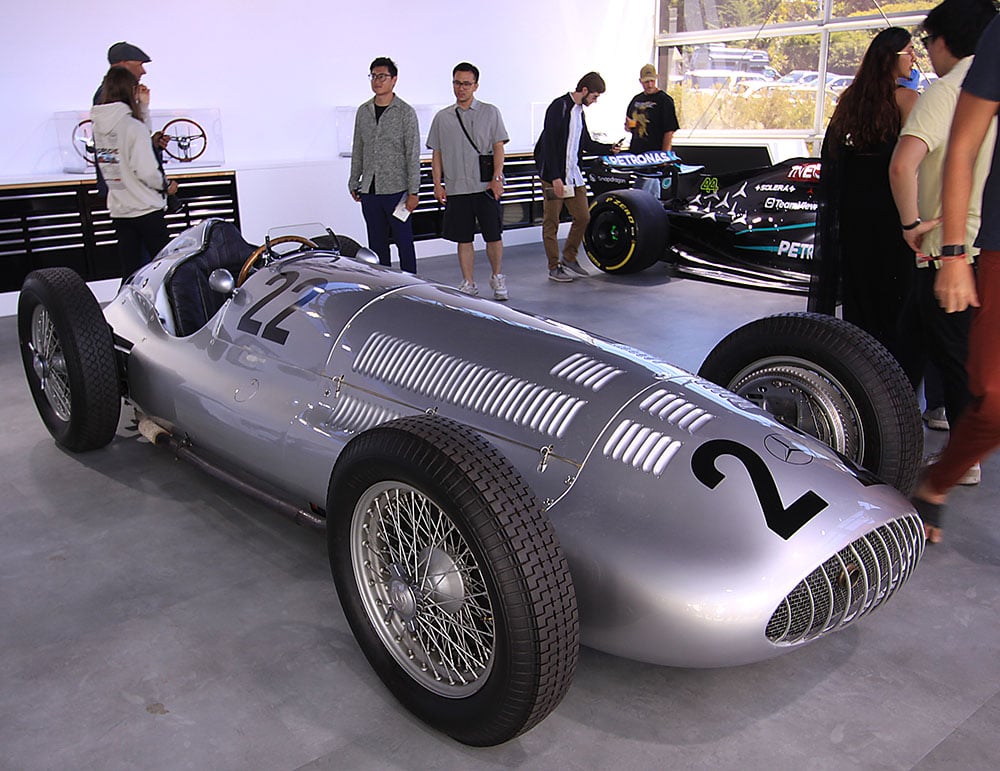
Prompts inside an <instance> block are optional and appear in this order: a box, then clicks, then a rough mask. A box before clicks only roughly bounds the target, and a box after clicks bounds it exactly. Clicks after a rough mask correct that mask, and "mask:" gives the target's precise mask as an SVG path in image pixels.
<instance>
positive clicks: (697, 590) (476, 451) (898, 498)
mask: <svg viewBox="0 0 1000 771" xmlns="http://www.w3.org/2000/svg"><path fill="white" fill-rule="evenodd" d="M282 243H291V244H294V246H295V247H296V251H294V252H290V253H286V254H284V255H281V254H279V253H278V252H279V251H280V249H281V248H286V247H282ZM356 251H358V250H357V245H356V244H352V243H351V242H349V241H348V240H347V239H343V238H338V237H337V236H335V235H333V234H332V233H329V232H327V234H326V235H323V236H319V237H316V238H315V239H314V240H311V239H309V238H306V237H304V236H302V235H293V236H283V237H279V238H274V239H270V238H269V239H268V241H267V242H265V244H264V245H262V246H260V247H256V248H255V247H254V246H253V245H252V244H249V243H247V242H245V241H244V240H243V238H242V237H241V236H240V234H239V232H238V231H237V230H236V229H235V228H234V227H233V226H232V225H230V224H228V223H225V222H222V221H219V220H207V221H205V222H203V223H202V224H200V225H198V226H196V227H194V228H192V229H190V230H188V231H185V232H184V233H183V234H181V235H180V236H178V237H177V238H176V239H175V240H174V241H172V242H171V243H170V244H169V245H168V246H167V247H166V248H165V249H164V251H163V252H161V253H160V255H158V257H157V259H155V260H154V261H153V262H152V263H150V264H149V265H147V266H146V267H144V268H142V269H140V270H139V271H138V272H137V273H136V274H134V275H133V276H131V277H130V278H129V279H128V280H127V281H126V282H125V283H124V285H123V286H122V288H121V290H120V292H119V293H118V296H117V297H116V298H115V299H114V300H113V301H112V302H111V303H110V304H109V305H108V306H107V307H106V308H105V309H104V310H103V311H102V310H101V308H100V306H99V305H98V303H97V301H96V300H95V298H94V297H93V295H92V294H91V293H90V291H89V290H88V288H87V287H86V285H85V284H84V283H83V282H82V281H81V280H80V279H79V277H78V276H77V275H76V274H75V273H73V272H72V271H70V270H68V269H62V268H54V269H45V270H40V271H35V272H33V273H31V274H30V275H29V276H28V277H27V279H26V280H25V283H24V286H23V288H22V290H21V295H20V301H19V308H18V331H19V338H20V346H21V351H22V355H23V361H24V367H25V372H26V375H27V379H28V383H29V387H30V389H31V392H32V395H33V398H34V401H35V404H36V406H37V408H38V411H39V413H40V415H41V418H42V420H43V422H44V423H45V425H46V427H47V428H48V430H49V431H50V433H51V434H52V436H53V437H54V438H55V440H56V441H57V442H58V443H59V444H61V445H62V446H64V447H66V448H68V449H69V450H71V451H75V452H83V451H88V450H94V449H97V448H100V447H102V446H104V445H106V444H107V443H109V442H111V441H112V440H113V439H114V437H115V435H116V432H117V429H118V425H119V420H120V412H121V405H122V397H124V399H125V401H126V403H129V404H131V405H132V406H133V407H134V408H135V410H136V417H137V419H138V423H139V429H140V431H141V432H142V434H143V436H145V437H147V438H148V439H149V440H150V441H151V442H152V443H154V444H158V445H164V446H168V447H170V448H172V449H173V451H174V452H175V453H176V454H177V455H179V456H180V457H183V458H186V459H188V460H191V461H193V462H195V463H196V464H197V465H199V466H200V467H201V468H202V469H204V470H206V471H208V472H209V473H213V474H216V475H218V476H220V477H221V478H223V479H225V480H227V481H228V482H230V483H232V484H234V485H236V486H237V487H238V488H239V489H241V490H243V491H244V492H246V493H249V494H252V495H256V496H257V497H259V498H260V499H261V500H266V501H268V502H270V503H272V504H273V505H275V506H276V507H278V508H279V509H280V510H282V511H283V512H284V513H285V514H287V515H289V516H291V517H293V518H295V519H296V520H298V521H299V522H300V523H303V524H306V525H312V526H315V527H317V528H325V529H326V532H327V538H328V545H329V557H330V563H331V567H332V571H333V576H334V579H335V581H336V585H337V589H338V593H339V595H340V599H341V603H342V605H343V608H344V612H345V614H346V617H347V619H348V621H349V623H350V625H351V627H352V629H353V631H354V634H355V635H356V637H357V640H358V642H359V644H360V646H361V648H362V649H363V650H364V652H365V654H366V656H367V657H368V659H369V661H370V662H371V664H372V666H373V668H374V669H375V671H376V672H377V673H378V675H379V676H380V677H381V678H382V680H383V681H384V682H385V683H386V685H387V686H388V687H389V689H390V690H391V691H392V693H393V694H394V695H395V696H396V697H397V698H398V699H399V700H400V701H401V702H402V703H403V704H404V705H406V707H408V708H409V709H410V710H412V711H413V712H414V713H415V714H416V715H417V716H419V717H420V718H421V719H423V720H425V721H426V722H427V723H429V724H430V725H432V726H435V727H436V728H438V729H440V730H442V731H444V732H446V733H448V734H450V735H451V736H453V737H455V738H456V739H458V740H459V741H462V742H466V743H469V744H473V745H490V744H496V743H499V742H503V741H506V740H508V739H510V738H512V737H514V736H516V735H518V734H519V733H521V732H522V731H525V730H527V729H529V728H531V727H532V726H533V725H535V724H536V723H537V722H538V721H540V720H541V719H542V718H544V717H545V716H546V715H547V714H548V713H549V712H551V710H553V709H554V708H555V707H556V705H557V704H558V703H559V701H560V699H561V698H562V696H563V694H564V693H565V692H566V689H567V688H568V687H569V684H570V681H571V679H572V676H573V672H574V669H575V666H576V659H577V651H578V644H579V642H580V640H581V637H582V642H583V643H585V644H587V645H590V646H593V647H595V648H598V649H600V650H604V651H608V652H611V653H613V654H617V655H621V656H626V657H630V658H633V659H638V660H641V661H646V662H653V663H657V664H664V665H678V666H692V667H715V666H729V665H735V664H741V663H746V662H753V661H758V660H762V659H766V658H769V657H772V656H776V655H778V654H781V653H785V652H788V651H791V650H794V649H796V648H798V647H800V646H803V645H805V644H807V643H809V642H811V641H813V640H815V639H818V638H819V637H822V636H824V635H825V634H827V633H829V632H832V631H834V630H836V629H840V628H842V627H844V626H845V625H848V624H851V623H853V622H855V621H857V620H858V619H859V618H861V617H863V616H865V615H866V614H868V613H869V612H871V611H872V610H874V609H875V608H877V607H879V606H880V605H882V604H883V603H884V602H885V601H886V600H887V599H888V598H889V597H891V596H893V595H894V593H895V592H896V591H897V589H898V588H899V587H900V586H901V585H902V584H903V583H904V582H905V581H906V580H907V579H908V578H909V576H910V575H911V573H912V572H913V570H914V568H915V566H916V564H917V563H918V561H919V559H920V556H921V554H922V552H923V548H924V537H923V530H922V525H921V522H920V519H919V518H918V516H917V515H916V513H915V512H914V510H913V508H912V506H911V505H910V504H909V502H908V501H907V500H906V499H905V498H904V497H903V496H902V495H901V494H900V493H899V492H898V491H897V490H896V489H894V487H892V486H890V485H889V484H886V483H885V482H883V481H880V480H879V479H878V478H877V477H876V476H875V475H874V474H873V473H870V472H869V471H866V470H864V469H862V468H861V467H859V466H857V465H855V464H854V463H853V462H852V461H851V460H849V459H848V458H846V457H844V455H842V454H840V453H838V452H835V451H834V450H832V449H831V448H830V447H828V446H827V444H824V443H823V442H821V441H819V440H817V439H814V438H812V437H811V436H809V435H807V434H806V433H804V432H802V431H800V430H797V429H796V428H792V427H789V426H786V425H785V424H783V423H781V422H779V421H778V420H777V419H775V418H774V417H772V415H771V414H770V413H768V412H767V411H765V410H764V409H762V407H761V406H758V405H757V404H754V403H753V402H751V401H749V400H747V399H744V398H742V397H741V396H738V395H737V394H735V393H733V392H731V391H729V390H726V389H725V388H723V387H721V386H719V385H717V384H715V383H712V382H710V381H709V380H706V379H704V378H702V377H700V376H697V375H694V374H691V373H689V372H685V371H683V370H681V369H678V368H677V367H674V366H672V365H670V364H668V363H666V362H663V361H661V360H659V359H657V358H655V357H653V356H650V355H647V354H644V353H642V352H640V351H638V350H635V349H633V348H630V347H628V346H625V345H621V344H618V343H614V342H612V341H609V340H606V339H602V338H600V337H598V336H595V335H593V334H590V333H587V332H584V331H582V330H579V329H576V328H573V327H571V326H568V325H565V324H561V323H559V322H556V321H552V320H548V319H544V318H539V317H536V316H532V315H528V314H525V313H522V312H519V311H516V310H513V309H511V308H509V307H507V306H506V305H504V304H501V303H495V302H492V301H489V300H485V299H481V298H472V297H468V296H466V295H464V294H461V293H459V292H458V291H457V290H454V289H451V288H448V287H445V286H440V285H435V284H431V283H428V282H425V281H423V280H421V279H418V278H416V277H414V276H409V275H406V274H399V273H395V272H391V271H389V270H387V269H383V268H381V267H378V266H373V265H370V264H367V263H366V262H364V261H363V260H361V259H352V258H349V257H347V256H346V254H347V253H351V252H356ZM342 252H343V253H342ZM234 276H236V277H237V278H235V279H234V278H233V277H234ZM734 336H735V337H734V338H733V340H735V343H734V342H732V341H731V342H730V343H726V342H725V341H724V343H723V344H721V345H720V347H719V348H717V349H716V350H715V351H714V352H713V354H712V355H711V356H710V357H709V361H707V362H706V367H708V368H709V369H712V370H713V371H715V372H716V373H717V374H721V375H722V376H723V377H724V378H725V379H727V381H728V379H729V378H733V379H734V380H733V383H734V385H736V386H737V387H739V388H743V389H744V390H745V391H746V392H747V394H748V395H749V396H752V397H755V398H756V399H757V401H758V402H759V403H760V404H762V405H763V406H765V407H769V408H772V409H775V410H776V411H777V412H778V413H779V415H780V416H781V417H782V419H783V420H785V421H787V422H790V423H797V424H799V425H802V426H804V427H806V428H808V429H810V430H812V431H813V432H814V433H817V434H820V435H822V434H824V432H826V435H825V436H824V438H826V439H827V440H829V441H838V440H840V439H844V438H845V437H846V438H847V439H849V442H848V444H847V445H845V452H848V453H853V454H854V455H855V457H857V458H859V459H862V460H865V459H866V458H867V459H868V461H870V462H871V463H870V465H873V466H875V467H877V468H876V470H877V471H878V473H882V474H885V475H889V476H893V477H895V482H896V484H904V485H905V484H908V483H909V482H910V481H912V469H910V468H909V466H915V461H913V459H912V458H909V459H908V458H906V457H903V456H901V455H900V454H899V451H898V447H897V448H896V449H891V450H886V449H885V448H883V449H881V450H878V449H877V448H878V445H880V443H883V444H884V442H882V441H881V439H884V437H883V436H882V434H884V433H888V432H890V431H891V430H892V427H891V425H889V424H886V425H881V426H875V427H872V426H869V427H868V428H866V429H859V428H858V425H857V422H858V421H860V422H862V423H864V422H865V421H869V420H870V419H873V418H872V415H868V417H864V415H866V414H868V413H883V414H886V413H888V414H890V415H891V418H892V420H894V421H895V422H897V423H899V424H901V425H907V426H911V423H912V421H910V422H908V417H907V416H908V415H909V412H908V411H912V416H913V419H914V420H915V421H916V423H917V425H919V417H918V416H917V408H916V403H915V401H914V402H913V403H912V404H911V403H909V402H906V401H905V399H898V398H895V397H892V398H890V393H891V392H893V390H894V389H896V386H898V385H899V383H898V382H897V383H895V384H894V383H893V382H892V381H891V380H887V379H886V378H887V377H888V375H886V374H885V373H890V374H891V373H895V376H898V377H902V375H901V373H899V372H898V371H896V370H892V368H891V366H890V364H891V359H889V358H888V354H887V353H886V352H885V351H884V349H879V348H877V347H875V346H874V344H872V342H871V341H870V339H868V338H866V337H865V336H864V335H863V333H861V332H860V330H856V329H854V328H853V327H850V326H849V325H846V324H844V323H843V322H840V321H838V320H837V319H832V318H827V317H816V316H813V315H811V314H789V315H786V316H779V317H772V318H770V319H766V320H764V326H763V327H759V326H756V325H748V327H744V328H742V329H741V330H738V331H737V332H736V333H734ZM803 340H805V342H804V343H803V342H802V341H803ZM810 346H811V347H810ZM824 347H825V348H824ZM741 351H750V352H751V353H750V354H749V359H748V357H747V355H745V354H741V353H740V352H741ZM810 352H819V353H822V354H823V355H825V356H826V357H827V358H826V359H825V360H824V362H825V363H821V364H816V363H815V362H814V361H813V360H812V358H811V354H810ZM820 358H822V357H820ZM862 371H864V372H865V373H867V374H863V375H862V379H864V378H868V380H867V381H866V382H860V381H858V380H857V379H856V377H855V376H856V375H857V374H858V373H859V372H862ZM820 380H824V381H825V384H824V385H820V384H819V381H820ZM903 383H904V386H903V388H902V389H901V390H899V389H896V390H899V393H907V392H909V388H908V386H906V385H905V381H903ZM803 389H804V390H806V391H809V392H810V393H811V394H812V397H809V398H807V397H805V396H803ZM880 400H881V401H880ZM911 427H912V426H911ZM897 438H898V437H897ZM890 444H891V443H890ZM873 448H874V449H875V450H877V451H876V452H875V453H874V454H871V453H872V451H873ZM917 458H918V459H919V455H918V456H917Z"/></svg>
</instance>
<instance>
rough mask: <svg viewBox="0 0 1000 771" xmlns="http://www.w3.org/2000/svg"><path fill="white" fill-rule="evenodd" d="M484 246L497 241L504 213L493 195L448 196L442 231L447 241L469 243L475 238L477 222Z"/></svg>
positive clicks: (501, 228)
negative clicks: (477, 222) (484, 242)
mask: <svg viewBox="0 0 1000 771" xmlns="http://www.w3.org/2000/svg"><path fill="white" fill-rule="evenodd" d="M477 220H478V221H479V230H480V231H481V232H482V234H483V240H484V241H486V243H488V244H489V243H493V242H494V241H499V240H500V234H501V233H502V232H503V210H502V209H501V208H500V202H499V201H497V200H496V199H495V198H494V197H493V193H491V192H490V191H489V190H486V191H484V192H482V193H469V194H467V195H449V196H448V200H447V201H446V202H445V205H444V232H443V233H442V235H443V236H444V237H445V238H446V239H448V240H449V241H455V242H457V243H459V244H470V243H472V239H473V238H474V237H475V235H476V221H477Z"/></svg>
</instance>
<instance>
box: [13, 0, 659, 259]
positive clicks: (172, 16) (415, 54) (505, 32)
mask: <svg viewBox="0 0 1000 771" xmlns="http://www.w3.org/2000/svg"><path fill="white" fill-rule="evenodd" d="M655 5H656V4H655V0H608V1H599V0H507V2H504V3H499V4H497V3H489V4H487V3H476V2H468V0H464V1H463V2H458V0H430V1H429V2H424V3H415V2H397V1H396V0H381V2H378V3H366V2H361V3H356V2H337V1H336V0H334V2H330V0H294V1H293V2H290V3H276V2H273V0H239V1H237V0H200V2H194V3H169V2H167V3H164V2H162V0H157V2H152V1H151V0H132V2H129V3H128V4H117V5H116V4H111V5H104V6H102V5H100V4H94V3H86V2H80V0H34V2H30V1H29V2H23V1H22V2H17V3H8V4H6V7H5V8H4V13H3V24H2V26H0V52H2V55H0V94H2V96H3V103H4V112H5V115H4V118H3V120H2V121H0V182H4V183H9V182H15V181H19V180H24V179H27V178H38V177H41V178H52V177H54V176H58V175H59V174H60V173H61V162H60V156H59V152H58V145H57V138H56V131H55V124H54V120H53V113H55V112H58V111H65V110H84V109H88V108H89V105H90V100H91V97H92V95H93V93H94V90H95V88H96V87H97V86H98V85H99V83H100V80H101V78H102V76H103V74H104V72H105V71H106V58H105V54H106V51H107V48H108V46H109V45H110V44H111V43H113V42H115V41H118V40H128V41H129V42H132V43H135V44H137V45H139V46H140V47H141V48H142V49H143V50H145V51H146V52H147V53H148V54H149V55H150V56H151V57H152V58H153V61H152V62H151V63H150V64H148V65H146V67H147V75H146V76H145V77H144V78H143V82H144V83H145V84H146V85H147V86H149V88H150V90H151V94H152V107H154V108H157V109H180V108H184V109H190V108H213V107H214V108H219V109H220V110H221V114H222V128H223V133H224V145H225V155H226V162H225V167H226V168H232V169H236V170H237V184H238V188H239V194H240V205H241V214H242V219H243V225H244V230H245V233H246V235H247V237H248V238H249V239H250V240H252V241H259V240H261V238H262V236H263V233H264V232H265V231H266V229H267V228H268V227H269V226H272V225H275V224H283V223H286V224H287V223H294V222H304V221H316V220H320V221H324V222H326V223H327V224H331V225H333V226H335V227H336V228H337V229H338V230H341V231H343V232H347V233H351V234H363V232H364V231H363V227H362V220H361V215H360V211H359V209H358V206H357V204H354V203H353V201H351V199H350V198H349V196H348V195H347V192H346V184H347V173H348V163H349V161H348V160H347V159H345V158H341V157H339V156H338V154H337V150H338V148H337V139H336V126H335V108H336V107H337V106H343V105H357V104H360V103H361V102H363V101H364V100H366V99H368V98H369V97H370V96H371V91H370V89H369V87H368V80H367V77H366V75H367V72H368V64H369V62H370V61H371V60H372V59H373V58H374V57H375V56H380V55H387V56H391V57H392V58H393V59H394V60H395V61H396V63H397V64H398V66H399V68H400V74H399V81H398V83H397V87H396V91H397V93H398V94H399V95H400V96H401V97H402V98H404V99H405V100H407V101H408V102H410V103H411V104H447V103H450V102H451V101H453V98H454V97H453V95H452V90H451V68H452V66H454V64H455V63H457V62H459V61H461V60H468V61H471V62H473V63H475V64H476V65H477V66H478V67H479V68H480V70H481V71H482V74H481V77H480V89H479V92H478V96H479V97H481V98H482V99H483V100H485V101H488V102H493V103H494V104H496V105H497V106H499V107H500V109H501V112H502V113H503V116H504V119H505V122H506V124H507V129H508V132H509V133H510V136H511V143H510V145H509V147H510V149H511V150H512V151H513V150H527V149H529V148H530V147H531V145H532V144H533V140H534V137H533V136H532V121H531V114H532V103H543V104H547V103H548V102H550V101H551V100H552V99H553V98H555V97H556V96H558V95H559V94H561V93H565V92H566V91H569V90H572V88H573V87H574V86H575V85H576V81H577V80H578V79H579V77H580V76H581V75H582V74H583V73H584V72H587V71H588V70H591V69H596V70H599V71H600V72H601V73H602V74H603V75H604V77H605V79H606V80H607V83H608V92H607V94H605V95H604V96H603V97H602V99H601V101H600V102H598V103H597V104H596V105H594V106H593V107H591V108H589V112H588V122H590V123H591V127H592V129H594V130H598V129H603V130H605V131H607V132H609V134H614V136H613V137H612V140H613V139H617V138H618V135H619V134H620V133H621V125H622V122H623V118H624V111H625V106H626V104H627V102H628V100H629V99H630V98H631V96H632V95H633V94H634V93H636V92H637V91H638V90H639V86H638V82H637V81H638V72H639V67H640V66H641V65H642V64H643V63H645V62H648V61H651V60H652V57H653V32H654V28H655V24H654V21H655V20H654V13H655ZM426 128H427V127H424V130H425V131H426ZM536 237H537V236H536ZM361 240H363V239H361ZM447 249H448V250H450V249H451V247H450V246H449V247H447ZM423 252H424V253H427V250H426V248H425V249H424V250H423Z"/></svg>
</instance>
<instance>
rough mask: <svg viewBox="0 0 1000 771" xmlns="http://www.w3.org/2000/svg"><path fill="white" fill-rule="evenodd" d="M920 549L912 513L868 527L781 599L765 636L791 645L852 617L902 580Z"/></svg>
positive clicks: (867, 609) (880, 600) (917, 520)
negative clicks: (870, 529) (860, 535)
mask: <svg viewBox="0 0 1000 771" xmlns="http://www.w3.org/2000/svg"><path fill="white" fill-rule="evenodd" d="M923 551H924V531H923V525H922V524H921V522H920V518H919V517H917V516H916V515H908V516H905V517H900V518H899V519H894V520H893V521H892V522H888V523H887V524H884V525H881V526H880V527H878V528H876V529H875V530H872V531H871V532H870V533H867V534H866V535H864V536H862V537H861V538H858V539H857V540H856V541H854V542H853V543H851V544H850V545H849V546H847V547H846V548H844V549H841V550H840V551H839V552H837V553H836V554H834V555H833V556H832V557H830V558H829V559H828V560H827V561H826V562H824V563H823V564H822V565H820V566H819V567H818V568H816V569H815V570H814V571H813V572H812V573H810V574H809V575H808V576H807V577H806V578H805V580H803V581H801V582H800V583H799V584H798V586H796V587H795V588H794V589H793V590H792V591H791V592H790V593H789V594H788V596H787V597H785V599H784V600H782V602H781V604H780V605H778V607H777V609H776V610H775V611H774V613H773V614H772V615H771V620H770V621H769V622H768V624H767V630H766V632H765V634H766V635H767V639H768V640H770V641H771V642H773V643H777V644H781V645H794V644H796V643H802V642H806V641H808V640H812V639H814V638H816V637H819V636H820V635H823V634H826V633H827V632H830V631H832V630H834V629H839V628H841V627H844V626H846V625H847V624H850V623H852V622H853V621H856V620H857V619H859V618H860V617H861V616H863V615H865V614H866V613H869V612H871V611H872V610H874V609H875V608H877V607H878V606H879V605H881V604H882V603H883V602H885V601H886V600H888V599H889V598H890V597H891V596H892V595H893V594H894V593H895V591H896V590H897V589H898V588H899V587H900V586H902V585H903V584H904V583H905V582H906V579H907V578H909V577H910V573H912V572H913V569H914V568H915V567H916V564H917V562H919V560H920V555H921V554H923Z"/></svg>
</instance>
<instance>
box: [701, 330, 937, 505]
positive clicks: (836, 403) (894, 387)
mask: <svg viewBox="0 0 1000 771" xmlns="http://www.w3.org/2000/svg"><path fill="white" fill-rule="evenodd" d="M698 374H700V375H701V376H702V377H704V378H706V379H707V380H711V381H712V382H714V383H718V384H719V385H721V386H724V387H725V388H728V389H729V390H730V391H735V392H736V393H738V394H739V395H740V396H743V397H745V398H747V399H749V400H750V401H752V402H754V403H756V404H758V405H759V406H760V407H762V408H763V409H765V410H767V411H768V412H770V413H771V414H772V415H774V416H775V417H776V418H778V420H780V421H781V422H782V423H785V424H787V425H790V426H793V427H795V428H798V429H800V430H802V431H804V432H805V433H807V434H810V435H812V436H814V437H816V438H817V439H819V440H821V441H823V442H825V443H826V444H828V445H829V446H831V447H832V448H833V449H835V450H837V451H838V452H839V453H840V454H841V455H844V456H845V457H847V458H850V459H851V460H853V461H854V462H855V463H857V464H858V465H860V466H863V467H864V468H866V469H868V470H869V471H871V472H872V473H873V474H875V475H876V476H877V477H879V478H880V479H881V480H882V481H884V482H886V483H888V484H890V485H892V486H893V487H896V488H897V489H899V490H900V491H902V492H903V493H909V492H911V491H912V489H913V487H914V486H915V485H916V481H917V475H918V473H919V471H920V461H921V457H922V454H923V445H924V442H923V426H922V425H921V422H920V409H919V406H918V404H917V398H916V394H914V392H913V387H912V386H911V385H910V381H909V380H908V379H907V377H906V375H905V374H904V373H903V369H902V367H900V366H899V363H898V362H897V361H896V359H895V358H894V357H893V356H892V354H890V353H889V352H888V351H887V350H886V349H885V347H883V346H882V345H881V344H880V343H879V342H878V341H877V340H875V338H873V337H872V336H871V335H869V334H868V333H867V332H865V331H863V330H861V329H859V328H858V327H856V326H854V325H853V324H850V323H848V322H846V321H844V320H842V319H838V318H834V317H833V316H825V315H822V314H818V313H786V314H781V315H778V316H769V317H767V318H763V319H759V320H757V321H753V322H751V323H749V324H747V325H745V326H743V327H740V328H739V329H737V330H736V331H734V332H732V333H730V334H729V335H728V336H727V337H725V338H724V339H723V340H722V341H721V342H720V343H719V344H718V345H716V346H715V348H714V349H712V351H711V353H709V354H708V357H707V358H706V359H705V361H704V363H703V364H702V365H701V369H700V370H699V373H698Z"/></svg>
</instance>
